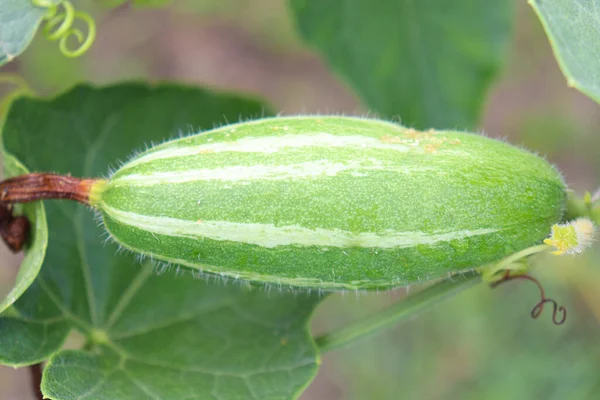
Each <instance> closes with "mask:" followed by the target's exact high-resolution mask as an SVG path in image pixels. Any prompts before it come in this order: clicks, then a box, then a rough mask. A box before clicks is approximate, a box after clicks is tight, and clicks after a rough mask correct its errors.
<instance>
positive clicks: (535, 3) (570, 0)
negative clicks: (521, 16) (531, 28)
mask: <svg viewBox="0 0 600 400" xmlns="http://www.w3.org/2000/svg"><path fill="white" fill-rule="evenodd" d="M529 3H530V4H531V5H532V7H533V9H534V10H535V12H536V13H537V15H538V17H539V19H540V21H541V22H542V25H543V26H544V30H545V31H546V34H547V35H548V38H549V39H550V44H551V45H552V49H553V51H554V56H555V57H556V59H557V60H558V64H559V65H560V69H561V70H562V72H563V74H564V75H565V76H566V78H567V82H568V84H569V86H571V87H574V88H576V89H578V90H579V91H581V92H582V93H584V94H586V95H587V96H588V97H590V98H592V99H594V100H596V101H597V102H600V74H599V73H598V71H599V70H600V1H598V0H551V1H549V0H543V1H541V0H530V1H529Z"/></svg>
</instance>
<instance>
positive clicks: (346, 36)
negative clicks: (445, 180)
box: [290, 0, 512, 129]
mask: <svg viewBox="0 0 600 400" xmlns="http://www.w3.org/2000/svg"><path fill="white" fill-rule="evenodd" d="M290 1H291V5H292V9H293V12H294V14H295V16H296V19H297V22H298V25H299V29H300V32H301V33H302V35H303V37H304V38H305V39H306V40H307V41H308V42H309V43H310V44H312V45H313V46H315V47H317V48H318V49H319V50H321V51H322V52H323V54H324V56H325V58H326V59H327V60H328V61H329V63H330V64H332V65H333V67H334V68H335V69H336V70H338V71H339V72H340V73H341V75H343V76H344V77H345V78H346V80H347V81H348V82H349V83H350V84H351V85H352V86H353V87H354V88H355V89H356V91H357V92H358V94H359V95H360V97H361V98H362V99H363V101H364V102H365V103H366V105H367V106H368V107H369V108H370V109H371V110H373V111H376V112H378V113H381V114H382V115H383V116H386V117H400V118H401V120H402V123H403V124H404V125H408V126H416V127H419V128H430V127H437V128H461V129H466V128H473V127H474V126H475V125H476V123H477V121H478V119H479V116H480V113H481V109H482V105H483V102H484V100H485V93H486V91H487V89H488V87H489V85H490V82H491V81H492V78H493V77H494V76H495V74H496V71H497V70H498V66H499V65H500V62H501V60H502V57H503V55H504V50H505V48H506V45H507V42H508V38H509V32H510V26H511V16H512V13H511V1H510V0H497V1H493V2H491V1H489V0H455V1H448V0H326V1H324V0H290Z"/></svg>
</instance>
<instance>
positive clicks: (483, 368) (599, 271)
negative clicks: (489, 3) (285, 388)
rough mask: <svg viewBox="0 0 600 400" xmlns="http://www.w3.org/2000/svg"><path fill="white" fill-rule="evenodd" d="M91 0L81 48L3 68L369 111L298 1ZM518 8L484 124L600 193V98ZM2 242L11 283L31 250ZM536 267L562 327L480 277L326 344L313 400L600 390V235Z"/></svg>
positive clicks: (321, 320) (372, 305) (519, 5)
mask: <svg viewBox="0 0 600 400" xmlns="http://www.w3.org/2000/svg"><path fill="white" fill-rule="evenodd" d="M324 1H325V0H324ZM83 8H85V7H83ZM90 11H91V13H92V15H94V16H95V18H96V21H97V23H98V32H99V34H98V38H97V40H96V43H95V44H94V46H93V47H92V49H91V51H90V52H89V53H87V54H86V55H85V56H83V57H81V58H78V59H68V58H65V57H64V56H63V55H62V54H61V53H60V52H59V51H58V48H57V45H56V43H54V42H49V41H47V40H45V39H44V38H43V37H42V36H41V35H38V36H37V38H36V39H35V41H34V43H33V44H32V46H31V47H30V48H29V49H28V50H27V51H26V53H24V54H23V56H21V57H20V58H18V59H17V60H16V61H13V62H12V63H10V64H8V65H6V66H5V67H3V68H1V69H0V72H13V73H17V74H19V75H21V76H22V77H23V78H24V79H25V80H26V81H27V82H28V83H29V85H30V86H31V87H32V88H34V89H35V90H36V91H38V92H39V93H41V94H54V93H58V92H61V91H63V90H65V89H67V88H68V87H70V86H72V85H73V84H75V83H76V82H81V81H87V82H92V83H95V84H99V85H101V84H108V83H111V82H116V81H121V80H126V79H142V80H150V81H158V80H173V81H180V82H184V83H189V84H195V85H203V86H208V87H211V88H214V89H219V90H231V91H235V92H245V93H247V94H249V95H255V96H259V97H262V98H264V99H266V100H267V101H268V102H270V103H271V104H272V106H273V109H275V110H276V111H281V112H282V113H285V114H297V113H314V112H319V113H344V114H362V113H365V112H366V111H367V110H365V109H364V108H362V107H361V105H360V103H359V101H358V99H357V98H356V96H355V95H354V94H353V93H352V91H351V89H350V88H349V87H348V86H347V85H345V84H344V83H343V82H342V81H341V80H340V79H338V78H337V77H336V76H334V74H333V73H332V72H331V71H330V70H329V69H328V68H327V66H326V65H325V64H324V62H323V60H322V59H321V58H320V56H319V55H318V54H316V53H315V52H314V51H312V50H311V49H309V48H308V47H306V46H305V45H303V44H302V43H301V41H300V39H299V37H298V35H297V34H296V32H295V27H294V25H293V22H292V20H291V18H290V15H289V12H288V9H287V1H286V0H252V1H244V0H201V1H198V0H179V1H175V2H174V3H173V5H172V6H171V7H169V8H165V9H160V10H150V11H149V10H133V9H131V8H130V7H129V6H123V7H119V8H117V9H113V10H106V9H103V8H100V7H97V6H95V7H92V8H91V9H90ZM514 20H515V25H514V31H513V38H512V44H511V46H510V49H509V53H508V54H507V55H506V62H505V65H504V67H503V69H502V71H501V75H500V77H499V79H498V80H497V81H496V83H495V84H494V86H493V88H492V90H491V93H490V95H489V97H488V100H487V104H486V105H485V113H484V117H483V120H482V124H481V126H480V129H481V130H482V131H484V132H485V133H486V134H487V135H489V136H492V137H502V138H507V139H508V140H509V141H510V142H511V143H513V144H517V145H522V146H525V147H527V148H529V149H531V150H534V151H537V152H539V153H540V154H543V155H545V156H546V157H547V158H548V159H549V160H550V161H551V162H553V163H554V164H556V165H557V166H558V168H559V169H560V170H561V171H562V172H563V173H564V175H565V177H566V180H567V182H568V183H569V186H570V187H571V188H572V189H574V190H575V191H577V192H578V193H582V192H583V191H584V190H593V189H594V188H595V187H598V186H600V156H599V154H600V105H598V104H596V103H594V102H592V101H591V100H589V99H587V98H586V97H585V96H583V95H581V94H580V93H579V92H577V91H575V90H572V89H569V88H567V85H566V81H565V79H564V77H563V76H562V74H561V73H560V71H559V69H558V67H557V64H556V61H555V59H554V57H553V55H552V52H551V49H550V46H549V44H548V41H547V39H546V37H545V34H544V32H543V30H542V28H541V25H540V23H539V21H538V20H537V18H536V17H535V15H534V13H533V11H532V10H531V9H530V8H529V7H528V6H527V4H526V2H524V1H515V16H514ZM1 93H2V92H1V91H0V94H1ZM1 250H2V253H1V254H0V257H1V258H0V259H1V260H2V265H1V268H0V295H1V294H2V293H5V292H6V291H7V290H8V288H9V287H10V286H11V285H12V283H13V281H14V276H15V274H16V271H17V269H18V262H19V258H18V256H13V255H11V254H9V253H8V252H7V251H5V249H1ZM536 264H537V269H536V272H535V275H536V277H538V278H539V279H540V281H541V282H542V283H543V285H544V286H545V289H546V293H547V295H548V296H550V297H552V298H554V299H555V300H557V301H558V302H559V303H560V304H562V305H564V306H566V307H567V308H568V310H569V319H568V320H567V323H566V324H565V325H563V326H560V327H557V326H554V325H552V323H551V321H550V319H551V310H550V309H547V310H546V311H545V312H544V314H542V316H541V317H540V318H539V319H538V320H532V319H530V318H529V312H530V310H531V308H532V307H533V306H534V305H535V303H537V301H538V300H539V292H538V290H537V288H536V287H535V286H534V285H532V284H530V283H527V282H511V283H507V284H506V285H502V286H500V287H498V288H497V289H494V290H491V289H489V288H487V287H483V286H482V287H476V288H474V289H470V290H468V291H466V292H463V293H462V294H460V295H458V296H457V297H455V298H453V299H451V300H449V301H447V302H445V303H443V304H442V305H440V306H438V307H436V308H435V309H433V310H430V311H428V312H426V313H424V314H421V315H419V316H418V317H416V318H413V319H412V320H410V321H405V322H403V323H401V324H398V325H397V326H396V327H395V328H393V329H390V330H388V331H386V332H384V333H382V334H379V335H377V336H374V337H371V338H370V339H366V340H364V341H362V342H360V343H358V344H356V345H355V346H353V347H351V348H347V349H341V350H337V351H333V352H331V353H328V354H325V355H324V358H323V364H322V368H321V370H320V372H319V374H318V376H317V378H316V379H315V381H314V382H313V384H312V385H311V386H310V388H309V389H308V390H307V391H306V392H305V393H304V394H303V395H302V397H301V399H302V400H309V399H310V400H313V399H314V400H321V399H561V400H562V399H595V398H600V246H596V247H595V248H594V249H592V250H590V251H588V252H587V253H586V254H584V255H581V256H577V257H564V258H556V259H553V258H552V257H546V258H544V257H541V258H538V259H537V262H536ZM415 290H418V288H416V287H415V288H412V287H411V291H415ZM405 295H406V293H405V290H404V289H398V290H395V291H391V292H383V293H378V294H369V295H364V294H361V295H354V294H346V295H345V296H342V295H334V296H332V297H331V298H329V299H328V300H327V301H325V302H324V303H323V304H322V305H321V307H320V308H319V309H318V310H317V312H316V316H315V319H314V323H313V332H315V334H319V333H323V332H327V331H329V330H332V329H335V328H336V327H340V326H343V325H344V324H345V323H347V322H348V321H352V320H355V319H358V318H360V316H361V315H367V314H371V313H373V312H374V311H375V310H377V309H380V308H383V307H386V306H387V305H389V304H391V303H393V302H395V301H398V300H401V298H402V297H404V296H405ZM30 390H31V389H30V386H29V371H28V370H27V369H26V368H23V369H17V370H14V369H11V368H6V367H0V399H2V400H5V399H6V400H26V399H32V398H33V396H32V394H31V393H30Z"/></svg>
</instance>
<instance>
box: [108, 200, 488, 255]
mask: <svg viewBox="0 0 600 400" xmlns="http://www.w3.org/2000/svg"><path fill="white" fill-rule="evenodd" d="M103 210H104V212H105V213H107V214H108V215H109V216H110V217H111V218H113V219H114V220H115V221H117V222H119V223H121V224H125V225H129V226H132V227H135V228H138V229H142V230H144V231H147V232H152V233H156V234H160V235H167V236H182V237H188V238H193V239H203V238H206V239H213V240H223V241H231V242H237V243H243V244H253V245H258V246H261V247H266V248H273V247H277V246H323V247H340V248H349V247H364V248H381V249H386V248H408V247H415V246H418V245H433V244H436V243H439V242H449V241H452V240H456V239H464V238H469V237H472V236H479V235H487V234H490V233H495V232H498V231H499V230H498V229H477V230H472V231H471V230H463V231H455V232H444V233H439V234H432V235H428V234H426V233H423V232H395V231H389V230H388V231H384V232H380V233H376V232H357V233H355V232H348V231H343V230H341V229H306V228H304V227H301V226H275V225H273V224H255V223H246V224H244V223H236V222H228V221H205V220H201V221H186V220H182V219H177V218H169V217H155V216H150V215H141V214H136V213H132V212H127V211H121V210H117V209H116V208H113V207H109V206H106V205H105V206H104V207H103Z"/></svg>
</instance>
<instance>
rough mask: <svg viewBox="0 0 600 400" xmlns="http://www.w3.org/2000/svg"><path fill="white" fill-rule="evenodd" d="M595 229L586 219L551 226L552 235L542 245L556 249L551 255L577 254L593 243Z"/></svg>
mask: <svg viewBox="0 0 600 400" xmlns="http://www.w3.org/2000/svg"><path fill="white" fill-rule="evenodd" d="M595 230H596V228H595V227H594V224H593V223H592V221H590V220H589V219H587V218H578V219H576V220H574V221H571V222H568V223H566V224H556V225H554V226H552V233H551V235H550V237H549V238H548V239H544V243H546V244H547V245H550V246H552V247H554V248H555V249H556V251H553V252H552V254H556V255H562V254H577V253H581V252H582V251H583V250H585V249H586V248H587V247H589V246H590V245H591V244H592V242H593V241H594V232H595Z"/></svg>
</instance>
